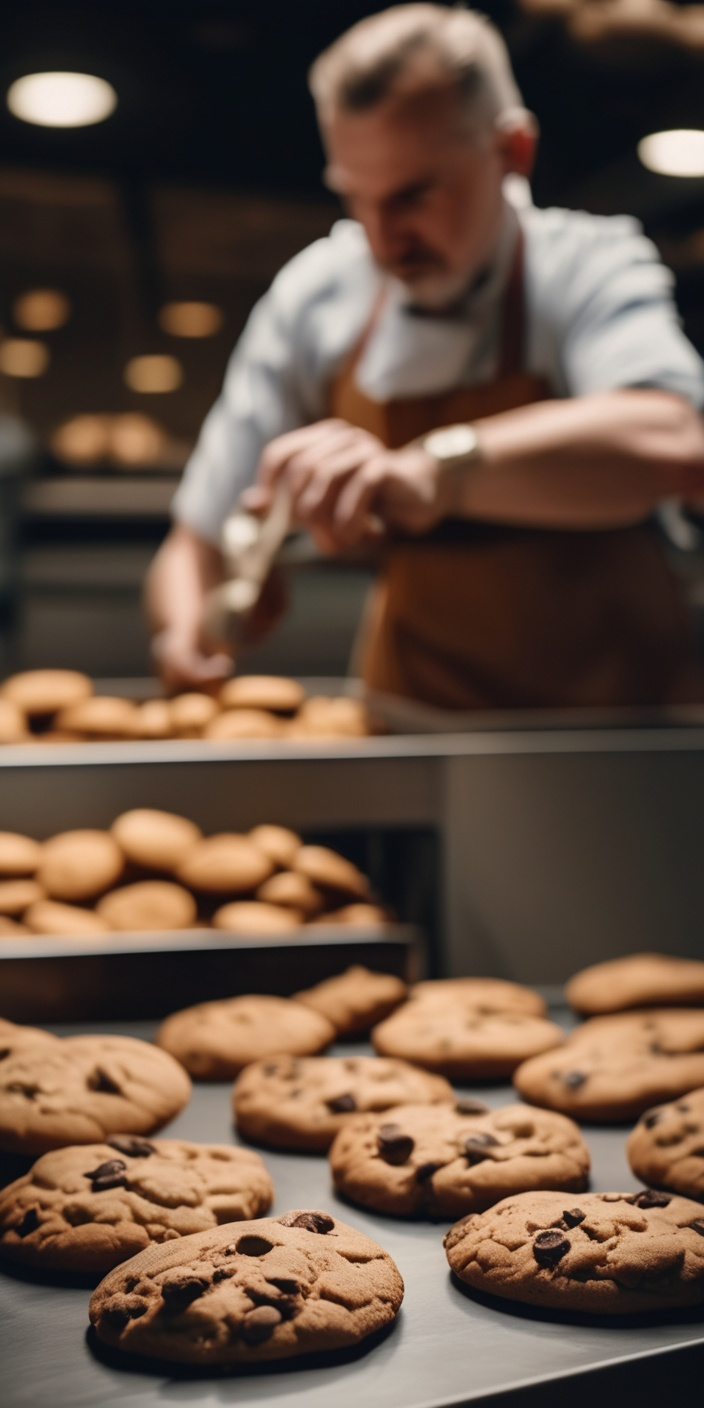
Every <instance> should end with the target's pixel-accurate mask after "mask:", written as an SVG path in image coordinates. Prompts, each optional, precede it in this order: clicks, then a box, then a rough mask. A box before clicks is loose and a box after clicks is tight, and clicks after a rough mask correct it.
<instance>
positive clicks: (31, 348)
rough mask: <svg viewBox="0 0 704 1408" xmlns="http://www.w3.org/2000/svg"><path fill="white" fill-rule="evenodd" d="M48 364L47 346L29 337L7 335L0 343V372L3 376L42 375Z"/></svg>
mask: <svg viewBox="0 0 704 1408" xmlns="http://www.w3.org/2000/svg"><path fill="white" fill-rule="evenodd" d="M48 365H49V348H48V347H47V346H46V344H45V343H44V342H35V341H34V339H33V338H29V337H8V338H7V339H6V341H5V342H2V343H0V372H4V373H5V376H21V377H32V376H43V375H44V372H45V371H46V369H47V367H48Z"/></svg>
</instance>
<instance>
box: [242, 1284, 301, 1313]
mask: <svg viewBox="0 0 704 1408" xmlns="http://www.w3.org/2000/svg"><path fill="white" fill-rule="evenodd" d="M272 1284H273V1283H272ZM293 1284H294V1285H295V1282H294V1283H293ZM298 1289H299V1288H298V1286H296V1289H295V1291H294V1292H293V1296H295V1295H296V1294H297V1293H298ZM244 1292H245V1295H247V1296H249V1299H250V1300H253V1301H254V1304H255V1305H273V1307H274V1309H275V1310H277V1311H278V1313H279V1315H280V1316H281V1319H282V1320H292V1319H293V1316H294V1315H297V1314H298V1312H299V1310H300V1308H301V1307H300V1306H299V1305H296V1303H295V1301H294V1299H293V1298H292V1296H285V1295H282V1294H281V1293H280V1292H279V1293H278V1294H277V1293H276V1288H275V1289H274V1290H273V1291H265V1290H263V1289H262V1288H261V1286H245V1288H244Z"/></svg>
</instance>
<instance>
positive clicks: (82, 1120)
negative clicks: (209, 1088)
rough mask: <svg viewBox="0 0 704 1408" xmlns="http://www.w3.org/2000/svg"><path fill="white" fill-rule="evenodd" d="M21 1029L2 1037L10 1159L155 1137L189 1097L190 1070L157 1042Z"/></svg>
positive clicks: (3, 1113) (0, 1142) (0, 1086)
mask: <svg viewBox="0 0 704 1408" xmlns="http://www.w3.org/2000/svg"><path fill="white" fill-rule="evenodd" d="M8 1025H10V1024H8ZM21 1030H22V1029H20V1035H19V1037H16V1036H14V1034H13V1033H12V1032H10V1033H8V1034H7V1037H6V1036H5V1035H4V1034H3V1033H2V1032H0V1050H2V1051H5V1049H6V1048H7V1050H8V1054H7V1055H6V1056H5V1058H4V1060H2V1061H0V1149H4V1150H5V1151H7V1152H8V1153H19V1154H43V1153H45V1152H46V1151H47V1150H49V1149H60V1148H61V1147H62V1146H63V1145H64V1144H89V1143H94V1142H95V1141H96V1140H104V1139H106V1138H108V1137H110V1136H111V1135H112V1134H116V1133H123V1132H125V1131H127V1132H129V1133H130V1134H152V1133H153V1132H154V1131H155V1130H157V1129H160V1128H161V1126H162V1125H164V1124H166V1122H167V1120H170V1119H172V1118H173V1116H174V1115H177V1114H178V1112H179V1110H181V1109H183V1106H184V1105H185V1104H186V1103H187V1101H188V1100H189V1098H190V1094H191V1082H190V1080H189V1079H188V1076H187V1075H186V1072H185V1071H184V1070H183V1068H182V1067H181V1066H180V1065H179V1063H178V1062H177V1061H175V1060H174V1059H173V1057H171V1056H169V1055H168V1054H167V1053H166V1052H165V1051H160V1050H159V1048H158V1047H157V1046H152V1044H151V1042H148V1041H139V1040H138V1039H137V1038H136V1037H127V1036H109V1035H105V1036H71V1037H53V1036H49V1035H48V1033H41V1034H39V1035H37V1034H36V1033H35V1034H33V1029H32V1028H28V1029H27V1032H28V1033H29V1034H28V1035H26V1036H24V1037H23V1036H22V1035H21Z"/></svg>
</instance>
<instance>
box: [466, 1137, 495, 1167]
mask: <svg viewBox="0 0 704 1408" xmlns="http://www.w3.org/2000/svg"><path fill="white" fill-rule="evenodd" d="M498 1142H499V1141H498V1139H495V1138H494V1135H493V1134H470V1136H469V1138H468V1139H465V1141H464V1152H465V1154H466V1156H467V1162H468V1163H470V1164H480V1163H481V1162H482V1159H488V1158H489V1155H488V1153H487V1149H495V1148H496V1146H497V1144H498Z"/></svg>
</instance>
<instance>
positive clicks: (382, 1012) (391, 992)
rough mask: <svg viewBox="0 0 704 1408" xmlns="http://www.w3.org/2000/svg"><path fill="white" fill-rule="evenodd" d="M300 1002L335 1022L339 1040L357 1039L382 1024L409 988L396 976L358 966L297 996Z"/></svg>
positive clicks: (404, 996) (406, 994)
mask: <svg viewBox="0 0 704 1408" xmlns="http://www.w3.org/2000/svg"><path fill="white" fill-rule="evenodd" d="M295 996H296V1001H297V1002H302V1003H303V1004H304V1006H305V1007H312V1008H313V1010H314V1011H315V1012H322V1014H323V1016H324V1017H327V1018H328V1020H329V1021H330V1022H332V1024H333V1026H334V1028H335V1030H336V1032H337V1035H338V1036H339V1037H343V1038H345V1037H356V1036H359V1035H360V1034H361V1033H362V1032H368V1031H369V1028H370V1027H373V1026H376V1024H377V1022H382V1021H383V1020H384V1018H385V1017H388V1016H390V1014H391V1013H392V1012H393V1011H395V1009H396V1008H397V1007H399V1006H400V1004H401V1003H402V1002H404V1001H405V999H406V997H407V996H408V988H407V986H406V984H405V983H404V982H403V981H402V979H401V978H397V977H395V976H394V974H393V973H373V972H372V971H371V969H369V968H363V967H362V966H361V965H360V964H354V965H353V967H351V968H346V969H345V972H344V973H337V974H336V975H335V977H334V978H326V979H325V981H324V982H322V983H316V985H315V987H313V988H306V989H305V990H304V991H303V992H297V993H296V994H295Z"/></svg>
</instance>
